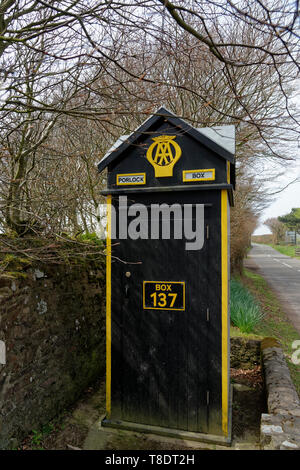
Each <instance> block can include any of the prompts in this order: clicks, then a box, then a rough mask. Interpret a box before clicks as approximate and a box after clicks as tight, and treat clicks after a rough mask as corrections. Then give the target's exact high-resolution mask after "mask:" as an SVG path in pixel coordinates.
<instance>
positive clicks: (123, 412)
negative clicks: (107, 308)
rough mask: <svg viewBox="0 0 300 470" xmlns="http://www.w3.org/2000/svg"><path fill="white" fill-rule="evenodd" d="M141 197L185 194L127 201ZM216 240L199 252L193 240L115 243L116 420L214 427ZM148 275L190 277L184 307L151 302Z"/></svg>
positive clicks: (167, 199) (162, 199)
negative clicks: (146, 302)
mask: <svg viewBox="0 0 300 470" xmlns="http://www.w3.org/2000/svg"><path fill="white" fill-rule="evenodd" d="M184 196H186V195H184ZM188 196H189V195H188ZM181 198H182V195H181ZM192 200H193V203H195V201H197V198H195V197H193V198H192ZM198 200H199V198H198ZM206 200H207V198H206ZM190 201H191V197H187V200H186V202H187V203H190ZM137 202H140V203H143V204H146V205H149V204H150V202H151V203H154V202H157V203H162V202H164V203H168V204H172V203H174V202H178V194H176V193H170V194H164V195H163V196H162V194H156V195H151V201H150V199H149V195H147V194H145V195H138V196H135V199H134V200H131V201H128V203H129V204H130V203H137ZM183 202H185V201H183ZM200 203H203V200H199V204H200ZM115 206H116V207H117V203H116V201H115ZM212 207H213V206H212V205H210V206H208V207H205V221H206V222H207V221H208V220H209V219H210V215H209V213H210V211H211V210H212ZM210 240H211V239H210V238H209V239H206V238H205V241H204V246H203V248H202V250H199V251H186V249H185V242H186V240H141V239H138V240H129V239H127V240H117V241H116V242H115V243H114V241H113V242H112V418H113V419H122V420H124V421H131V422H136V423H140V424H150V425H151V424H152V425H158V426H164V427H170V428H175V429H182V430H188V431H198V432H208V424H209V423H208V421H209V414H208V406H207V391H208V390H209V382H210V380H211V379H210V371H209V367H210V366H211V365H212V363H213V361H212V360H211V358H210V357H209V351H208V337H209V336H210V335H211V331H210V329H211V324H210V322H208V321H207V309H208V308H209V307H210V308H211V305H210V302H211V301H212V299H211V294H210V293H209V282H211V269H210V260H211V257H209V252H210ZM128 273H130V276H129V274H128ZM128 276H129V277H128ZM143 281H175V282H184V283H185V310H184V311H182V310H158V309H144V308H143Z"/></svg>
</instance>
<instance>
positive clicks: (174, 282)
mask: <svg viewBox="0 0 300 470" xmlns="http://www.w3.org/2000/svg"><path fill="white" fill-rule="evenodd" d="M146 283H147V284H182V285H183V308H157V307H146V306H145V284H146ZM143 309H145V310H177V311H181V312H183V311H184V310H185V282H184V281H143Z"/></svg>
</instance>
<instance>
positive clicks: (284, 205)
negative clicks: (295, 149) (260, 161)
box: [254, 149, 300, 235]
mask: <svg viewBox="0 0 300 470" xmlns="http://www.w3.org/2000/svg"><path fill="white" fill-rule="evenodd" d="M296 158H297V159H298V161H297V163H296V162H295V163H294V164H291V165H289V166H288V167H287V168H286V172H285V174H284V175H283V176H282V177H281V178H279V179H278V180H276V181H274V183H273V184H272V185H270V186H269V187H270V188H271V189H272V190H274V192H275V191H276V190H278V189H279V188H282V187H285V186H286V185H287V184H288V183H289V182H290V181H292V180H294V179H295V178H296V177H297V176H298V180H299V181H298V182H297V183H294V184H291V185H290V186H288V187H287V188H286V189H285V190H284V191H282V192H281V193H279V194H277V195H276V197H274V200H273V202H272V203H271V204H270V205H269V207H268V208H266V209H265V210H264V211H263V212H262V214H261V217H260V225H259V226H258V228H257V229H256V230H255V232H254V235H263V234H265V233H271V232H270V230H269V229H268V227H266V226H265V225H263V223H262V222H263V221H264V220H266V219H268V218H270V217H278V216H280V215H285V214H288V213H289V212H290V211H291V209H292V208H293V207H300V161H299V160H300V149H299V155H297V156H296Z"/></svg>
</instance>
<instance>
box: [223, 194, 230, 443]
mask: <svg viewBox="0 0 300 470" xmlns="http://www.w3.org/2000/svg"><path fill="white" fill-rule="evenodd" d="M227 198H228V196H227V191H226V189H223V190H222V191H221V263H222V264H221V265H222V430H223V432H224V434H225V436H228V398H229V384H228V256H229V253H228V199H227Z"/></svg>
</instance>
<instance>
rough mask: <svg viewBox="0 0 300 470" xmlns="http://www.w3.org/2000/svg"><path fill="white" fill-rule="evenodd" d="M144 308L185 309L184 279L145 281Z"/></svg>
mask: <svg viewBox="0 0 300 470" xmlns="http://www.w3.org/2000/svg"><path fill="white" fill-rule="evenodd" d="M143 308H144V309H151V310H185V283H184V282H182V281H178V282H173V281H172V282H169V281H144V282H143Z"/></svg>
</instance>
